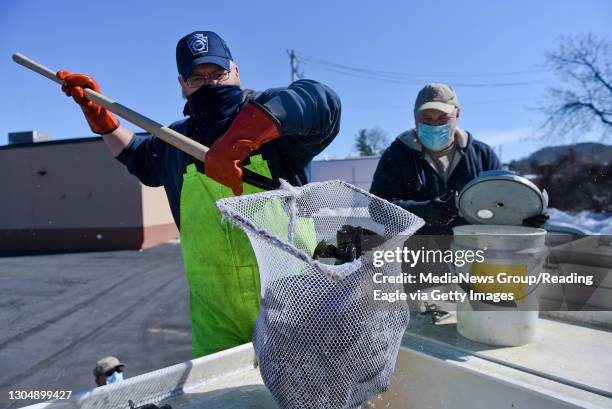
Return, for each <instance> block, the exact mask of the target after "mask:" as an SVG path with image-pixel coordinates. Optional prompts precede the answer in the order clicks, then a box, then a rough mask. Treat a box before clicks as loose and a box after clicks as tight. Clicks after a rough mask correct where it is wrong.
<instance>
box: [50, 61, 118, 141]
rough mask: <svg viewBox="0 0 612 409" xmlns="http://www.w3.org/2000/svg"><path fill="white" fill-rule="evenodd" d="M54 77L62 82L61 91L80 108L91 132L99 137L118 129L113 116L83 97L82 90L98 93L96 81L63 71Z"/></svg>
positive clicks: (87, 76)
mask: <svg viewBox="0 0 612 409" xmlns="http://www.w3.org/2000/svg"><path fill="white" fill-rule="evenodd" d="M56 75H57V78H59V79H60V80H63V81H64V83H63V84H62V91H64V92H65V93H66V95H68V96H69V97H72V98H73V99H74V100H75V101H76V103H77V104H79V105H80V106H81V109H82V110H83V114H84V115H85V119H87V123H89V127H90V128H91V130H92V132H95V133H97V134H101V135H103V134H109V133H111V132H113V131H114V130H115V129H117V128H118V127H119V121H118V120H117V118H115V116H114V115H113V114H111V113H110V112H109V111H108V110H107V109H105V108H102V107H101V106H100V105H98V104H95V103H93V102H92V101H89V100H88V99H87V98H86V97H85V90H84V88H89V89H92V90H94V91H96V92H100V86H99V85H98V83H97V82H96V80H94V79H93V78H92V77H90V76H89V75H84V74H71V73H70V72H68V71H64V70H62V71H58V72H57V74H56Z"/></svg>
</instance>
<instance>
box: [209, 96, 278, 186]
mask: <svg viewBox="0 0 612 409" xmlns="http://www.w3.org/2000/svg"><path fill="white" fill-rule="evenodd" d="M279 136H280V131H279V123H278V121H277V120H276V118H274V117H273V116H272V115H271V114H270V113H269V112H268V111H267V110H266V109H265V108H264V107H262V106H261V105H259V104H258V103H256V102H254V101H249V102H248V103H247V104H246V105H244V106H243V107H242V109H241V110H240V112H239V113H238V115H237V116H236V118H235V119H234V121H233V122H232V124H231V125H230V127H229V129H228V130H227V132H225V133H224V134H223V135H222V136H221V137H220V138H219V139H217V140H216V141H215V143H213V145H212V146H211V147H210V150H209V151H208V153H206V156H205V158H204V170H205V172H206V175H207V176H208V177H209V178H211V179H213V180H215V181H217V182H219V183H221V184H222V185H225V186H227V187H229V188H231V189H232V192H234V195H236V196H239V195H241V194H242V167H241V166H240V162H242V161H243V160H244V159H246V158H247V156H249V155H250V154H251V152H253V151H255V150H257V149H259V147H260V146H261V145H263V144H264V143H266V142H269V141H271V140H274V139H276V138H278V137H279Z"/></svg>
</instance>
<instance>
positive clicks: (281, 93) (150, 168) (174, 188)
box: [117, 80, 340, 228]
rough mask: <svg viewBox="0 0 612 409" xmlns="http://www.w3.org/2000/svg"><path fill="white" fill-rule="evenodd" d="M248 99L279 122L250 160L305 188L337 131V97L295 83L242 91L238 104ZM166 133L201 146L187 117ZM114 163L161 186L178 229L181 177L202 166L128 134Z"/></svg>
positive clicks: (314, 86)
mask: <svg viewBox="0 0 612 409" xmlns="http://www.w3.org/2000/svg"><path fill="white" fill-rule="evenodd" d="M249 99H253V100H254V101H256V102H258V103H259V104H261V105H263V106H264V107H265V108H267V109H268V111H269V112H270V113H271V114H272V115H273V116H274V117H275V118H276V119H278V120H279V122H280V133H281V137H280V138H278V139H276V140H273V141H271V142H269V143H266V144H264V145H263V146H262V147H261V149H260V150H258V151H255V152H253V155H257V154H262V156H263V158H264V159H265V160H266V161H267V162H268V166H269V168H270V172H271V173H272V176H273V178H274V181H275V182H278V179H279V178H282V179H285V180H287V181H288V182H289V183H290V184H292V185H294V186H301V185H304V184H306V183H308V175H307V173H306V167H307V166H308V164H309V163H310V161H311V160H312V159H313V158H314V157H315V156H316V155H318V154H319V153H321V151H323V149H325V148H326V147H327V146H328V145H329V144H330V143H331V142H332V141H333V139H334V138H335V137H336V135H337V134H338V131H339V129H340V98H339V97H338V96H337V95H336V93H335V92H334V91H332V90H331V89H330V88H329V87H327V86H325V85H323V84H320V83H318V82H316V81H312V80H299V81H296V82H294V83H293V84H291V85H290V86H289V87H283V88H272V89H268V90H266V91H263V92H256V91H250V90H248V91H247V90H245V98H244V100H243V104H244V103H246V102H247V100H249ZM170 128H172V129H174V130H175V131H177V132H180V133H182V134H183V135H185V136H188V137H189V138H192V139H194V140H196V141H198V142H200V143H204V138H205V137H204V136H203V135H198V132H196V130H195V126H194V123H193V121H192V119H191V118H190V117H188V118H186V119H183V120H180V121H177V122H175V123H173V124H172V125H170ZM117 159H118V160H119V161H120V162H121V163H123V164H124V165H126V166H127V168H128V171H129V172H130V173H132V174H133V175H135V176H136V177H137V178H138V179H139V180H140V181H141V182H142V183H144V184H145V185H147V186H163V187H164V189H165V190H166V195H167V196H168V201H169V203H170V209H171V210H172V215H173V217H174V221H175V222H176V225H177V226H178V227H179V228H180V197H181V188H182V186H183V173H184V172H185V168H186V167H187V165H189V164H191V163H196V165H197V166H198V170H199V171H200V172H204V166H203V164H202V162H200V161H196V160H195V159H193V158H191V157H190V156H189V155H187V154H186V153H183V152H182V151H180V150H178V149H177V148H175V147H173V146H172V145H169V144H167V143H165V142H164V141H162V140H160V139H158V138H154V137H152V136H151V135H134V137H133V138H132V140H131V141H130V143H129V144H128V145H127V146H126V147H125V148H124V149H123V151H122V152H121V153H120V154H119V156H117ZM245 163H248V159H247V161H246V162H245Z"/></svg>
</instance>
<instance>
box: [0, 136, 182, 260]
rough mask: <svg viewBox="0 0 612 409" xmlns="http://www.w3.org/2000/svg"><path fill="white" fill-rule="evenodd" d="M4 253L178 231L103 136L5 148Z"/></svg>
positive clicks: (133, 241)
mask: <svg viewBox="0 0 612 409" xmlns="http://www.w3.org/2000/svg"><path fill="white" fill-rule="evenodd" d="M0 189H1V190H0V191H1V192H2V194H1V196H2V198H1V200H0V252H11V251H80V250H111V249H113V250H115V249H130V248H144V247H150V246H152V245H155V244H158V243H160V242H163V241H166V240H169V239H171V238H174V237H177V236H178V232H177V230H176V226H175V225H174V221H173V220H172V215H171V213H170V208H169V206H168V202H167V200H166V197H165V192H164V190H163V188H149V187H146V186H144V185H142V184H141V183H139V182H138V180H137V179H136V178H135V177H134V176H132V175H130V174H129V173H128V172H127V170H126V169H125V167H124V166H123V165H122V164H121V163H119V162H118V161H117V160H116V159H114V158H113V157H112V156H111V155H110V153H109V152H108V150H107V149H106V146H105V145H104V142H103V141H102V139H101V138H84V139H76V140H66V141H54V142H42V143H36V144H25V145H10V146H4V147H0Z"/></svg>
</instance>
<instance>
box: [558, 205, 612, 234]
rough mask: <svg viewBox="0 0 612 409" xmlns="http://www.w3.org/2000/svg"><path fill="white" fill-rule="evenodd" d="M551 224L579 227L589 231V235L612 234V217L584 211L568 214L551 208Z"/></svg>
mask: <svg viewBox="0 0 612 409" xmlns="http://www.w3.org/2000/svg"><path fill="white" fill-rule="evenodd" d="M548 214H549V215H550V220H549V221H548V222H549V223H550V224H555V225H558V226H566V227H578V228H580V229H583V230H587V232H588V233H589V234H612V217H610V216H606V215H603V214H599V213H592V212H589V211H587V210H583V211H581V212H577V213H568V212H564V211H561V210H558V209H554V208H549V209H548Z"/></svg>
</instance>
